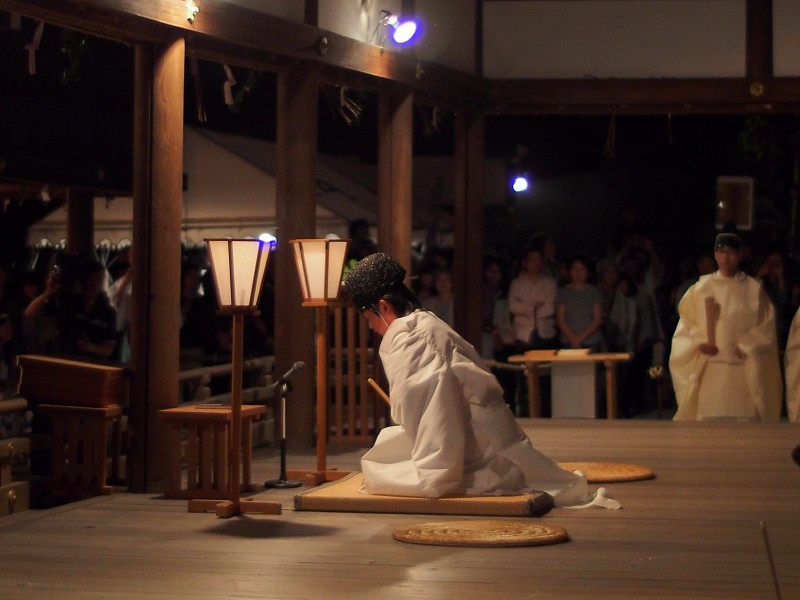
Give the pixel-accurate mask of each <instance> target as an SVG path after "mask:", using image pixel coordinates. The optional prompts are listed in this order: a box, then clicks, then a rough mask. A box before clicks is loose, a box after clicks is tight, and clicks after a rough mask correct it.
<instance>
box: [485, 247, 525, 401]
mask: <svg viewBox="0 0 800 600" xmlns="http://www.w3.org/2000/svg"><path fill="white" fill-rule="evenodd" d="M515 351H516V344H515V339H514V328H513V327H512V325H511V313H510V312H509V310H508V290H507V284H506V276H505V269H504V268H503V264H502V263H501V261H500V260H499V259H494V258H490V259H489V260H488V261H487V262H486V266H485V267H484V269H483V339H482V344H481V356H482V357H483V358H486V359H493V360H496V361H498V362H506V361H507V360H508V357H509V356H511V354H513V353H514V352H515ZM493 370H494V374H495V377H496V378H497V381H498V382H499V383H500V385H501V386H502V388H503V396H504V397H505V399H506V403H507V404H508V405H509V406H510V407H511V410H512V412H514V414H516V412H517V406H516V405H517V402H516V400H517V383H518V382H517V377H516V374H515V373H514V372H513V371H512V370H511V369H502V368H496V369H493Z"/></svg>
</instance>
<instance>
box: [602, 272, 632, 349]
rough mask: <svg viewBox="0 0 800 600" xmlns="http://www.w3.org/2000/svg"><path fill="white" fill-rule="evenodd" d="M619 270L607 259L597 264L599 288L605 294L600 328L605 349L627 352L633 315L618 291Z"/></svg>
mask: <svg viewBox="0 0 800 600" xmlns="http://www.w3.org/2000/svg"><path fill="white" fill-rule="evenodd" d="M618 281H619V268H618V267H617V265H616V264H615V263H614V261H613V260H611V259H608V258H605V259H603V260H601V261H600V262H599V263H598V264H597V288H598V289H599V290H600V292H601V293H602V294H603V324H602V326H601V328H600V332H601V334H602V346H603V349H604V350H606V351H608V352H625V351H627V349H628V347H627V340H626V337H625V332H626V331H630V330H632V327H633V324H632V323H629V319H631V316H632V315H631V313H630V309H629V306H628V302H627V300H626V298H625V296H624V295H623V294H622V293H621V292H620V291H619V290H617V283H618Z"/></svg>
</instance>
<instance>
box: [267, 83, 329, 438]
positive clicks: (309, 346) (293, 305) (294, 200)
mask: <svg viewBox="0 0 800 600" xmlns="http://www.w3.org/2000/svg"><path fill="white" fill-rule="evenodd" d="M318 91H319V74H318V73H317V71H315V70H302V69H297V70H296V71H292V72H290V73H289V72H286V73H279V74H278V115H277V155H278V156H277V167H276V170H277V182H276V220H277V225H278V226H277V237H278V245H277V246H276V250H275V256H274V259H275V281H276V282H277V285H278V287H277V290H276V294H275V366H274V369H275V373H277V374H282V373H285V372H286V371H288V370H289V369H290V368H291V366H292V365H293V364H294V363H295V362H296V361H298V360H300V361H303V362H305V363H306V364H307V365H309V369H307V370H306V371H305V372H304V373H303V374H302V375H301V376H299V377H297V378H295V379H294V380H293V381H292V388H293V392H292V395H291V397H290V398H289V401H288V402H287V403H286V432H287V433H286V442H287V445H288V446H289V447H295V448H309V447H311V445H312V444H313V441H314V423H315V418H314V414H315V402H314V399H315V394H314V375H313V373H314V372H315V369H314V368H313V367H312V365H314V356H315V354H314V313H315V312H316V311H314V310H313V309H311V308H308V307H304V306H302V305H301V303H302V301H303V299H302V295H301V293H300V284H299V280H298V277H297V269H296V267H295V263H294V256H293V254H292V248H291V246H290V244H289V241H290V240H293V239H299V238H314V237H316V223H315V220H316V188H317V178H316V169H317V110H318V107H317V95H318Z"/></svg>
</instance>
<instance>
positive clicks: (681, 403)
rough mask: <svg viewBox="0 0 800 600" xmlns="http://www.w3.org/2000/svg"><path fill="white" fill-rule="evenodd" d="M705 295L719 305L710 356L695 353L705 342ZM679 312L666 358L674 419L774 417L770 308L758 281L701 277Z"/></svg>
mask: <svg viewBox="0 0 800 600" xmlns="http://www.w3.org/2000/svg"><path fill="white" fill-rule="evenodd" d="M709 296H712V297H713V298H714V299H715V301H716V303H717V305H718V306H719V309H720V310H719V313H720V314H719V318H718V320H717V323H716V327H715V330H714V331H715V336H716V344H717V347H718V348H719V352H718V353H717V354H716V355H714V356H709V355H707V354H702V353H700V351H699V347H700V344H702V343H704V342H707V341H708V339H707V338H708V334H707V330H706V314H705V301H706V298H707V297H709ZM678 313H679V315H680V321H679V322H678V327H677V328H676V330H675V335H674V336H673V338H672V353H671V354H670V359H669V370H670V375H671V376H672V383H673V387H674V389H675V397H676V400H677V403H678V411H677V413H676V414H675V420H701V419H713V418H739V419H761V420H777V419H778V418H779V417H780V413H781V400H782V396H783V390H782V380H781V373H780V365H779V359H778V344H777V338H776V334H775V310H774V308H773V307H772V303H771V302H770V301H769V298H768V297H767V294H766V293H765V292H764V290H763V289H762V286H761V283H760V282H759V281H757V280H756V279H753V278H752V277H748V276H747V275H745V274H744V273H738V274H737V275H736V276H735V277H723V276H722V275H721V274H720V273H719V271H717V272H715V273H712V274H710V275H704V276H702V277H701V278H700V279H699V280H698V282H697V283H695V284H694V285H693V286H691V287H690V288H689V289H688V290H687V291H686V293H685V294H684V296H683V298H681V301H680V303H679V304H678ZM737 349H738V350H739V352H740V353H741V355H742V356H739V353H737Z"/></svg>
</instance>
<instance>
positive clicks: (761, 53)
mask: <svg viewBox="0 0 800 600" xmlns="http://www.w3.org/2000/svg"><path fill="white" fill-rule="evenodd" d="M746 53H747V54H746V62H747V68H746V70H747V73H746V77H747V78H748V79H749V80H751V81H759V82H761V83H764V81H765V80H769V79H772V73H773V65H772V0H747V48H746Z"/></svg>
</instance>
